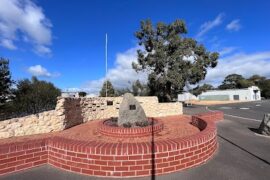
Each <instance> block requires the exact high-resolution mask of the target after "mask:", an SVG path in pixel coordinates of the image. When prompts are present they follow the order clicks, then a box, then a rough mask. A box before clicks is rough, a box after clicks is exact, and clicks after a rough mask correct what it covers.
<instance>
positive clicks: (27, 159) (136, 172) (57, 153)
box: [0, 112, 222, 177]
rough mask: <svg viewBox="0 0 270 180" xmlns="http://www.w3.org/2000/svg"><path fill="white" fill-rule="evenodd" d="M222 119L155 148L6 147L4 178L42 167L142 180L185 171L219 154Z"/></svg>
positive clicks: (201, 118)
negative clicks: (139, 178) (220, 121)
mask: <svg viewBox="0 0 270 180" xmlns="http://www.w3.org/2000/svg"><path fill="white" fill-rule="evenodd" d="M221 115H222V113H219V112H215V113H210V114H200V115H197V116H193V117H192V124H193V125H195V126H197V127H198V128H199V129H201V131H200V132H199V133H197V134H194V135H191V136H189V137H186V138H177V139H169V140H166V141H165V140H162V141H156V142H154V143H150V142H149V143H148V142H145V143H144V142H141V143H135V142H134V143H121V142H119V143H104V142H97V141H91V142H85V141H75V140H70V139H65V138H62V137H61V138H60V137H52V138H45V139H39V140H33V141H28V142H27V143H22V144H13V143H10V144H4V145H3V144H2V145H1V147H0V174H5V173H10V172H14V171H19V170H22V169H26V168H31V167H34V166H38V165H41V164H45V163H48V164H51V165H53V166H55V167H58V168H61V169H65V170H68V171H72V172H76V173H81V174H87V175H94V176H106V177H107V176H110V177H134V176H136V177H138V176H149V175H152V174H155V175H159V174H165V173H170V172H175V171H179V170H182V169H186V168H190V167H193V166H196V165H199V164H202V163H204V162H205V161H207V160H208V159H209V158H211V157H212V155H213V154H214V152H215V150H216V149H217V137H216V126H215V123H214V121H216V120H220V119H221V118H222V117H221Z"/></svg>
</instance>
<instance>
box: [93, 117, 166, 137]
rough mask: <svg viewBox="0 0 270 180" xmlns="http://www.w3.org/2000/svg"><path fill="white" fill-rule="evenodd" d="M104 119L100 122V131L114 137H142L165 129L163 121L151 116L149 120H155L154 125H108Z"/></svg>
mask: <svg viewBox="0 0 270 180" xmlns="http://www.w3.org/2000/svg"><path fill="white" fill-rule="evenodd" d="M106 121H108V120H104V121H101V122H100V123H99V127H98V131H99V133H101V134H103V135H107V136H113V137H142V136H150V135H152V134H156V133H159V132H160V131H162V129H163V122H161V121H159V120H158V119H154V118H149V121H153V122H154V124H153V125H149V126H146V127H135V128H123V127H113V126H109V125H106Z"/></svg>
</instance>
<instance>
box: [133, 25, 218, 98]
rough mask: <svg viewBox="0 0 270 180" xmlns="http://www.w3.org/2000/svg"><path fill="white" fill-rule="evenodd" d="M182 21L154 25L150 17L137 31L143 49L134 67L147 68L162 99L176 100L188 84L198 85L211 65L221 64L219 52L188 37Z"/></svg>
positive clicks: (155, 92) (152, 91)
mask: <svg viewBox="0 0 270 180" xmlns="http://www.w3.org/2000/svg"><path fill="white" fill-rule="evenodd" d="M185 34H187V28H186V25H185V23H184V21H182V20H176V21H174V22H173V23H171V24H165V23H163V22H159V23H157V24H156V25H155V26H153V24H152V22H151V21H150V20H144V21H141V26H140V29H139V31H137V32H136V33H135V36H136V37H137V39H138V43H139V45H140V46H141V48H140V49H139V50H138V51H137V54H138V62H137V63H133V64H132V66H133V68H134V69H135V70H136V71H137V72H138V71H147V72H148V73H149V75H148V86H149V89H150V95H155V96H158V98H159V100H160V101H163V102H164V101H172V100H173V99H174V98H176V96H177V94H178V93H180V92H182V91H183V88H184V87H185V85H186V84H196V83H198V82H199V81H201V80H203V79H204V78H205V76H206V73H207V69H208V68H214V67H215V66H216V65H217V60H218V57H219V54H218V53H217V52H209V51H207V50H206V48H205V47H204V46H203V45H202V44H199V43H198V42H197V41H196V40H194V39H192V38H188V37H186V36H185Z"/></svg>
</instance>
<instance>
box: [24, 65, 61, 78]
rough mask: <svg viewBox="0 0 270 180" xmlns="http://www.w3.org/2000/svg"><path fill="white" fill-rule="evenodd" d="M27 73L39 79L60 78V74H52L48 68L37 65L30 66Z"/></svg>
mask: <svg viewBox="0 0 270 180" xmlns="http://www.w3.org/2000/svg"><path fill="white" fill-rule="evenodd" d="M27 71H28V72H29V73H30V74H31V75H33V76H37V77H47V78H51V77H57V76H60V74H59V73H50V72H49V71H48V70H47V69H46V68H44V67H42V66H41V65H35V66H30V67H29V68H28V69H27Z"/></svg>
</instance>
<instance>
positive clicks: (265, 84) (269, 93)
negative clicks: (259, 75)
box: [258, 79, 270, 99]
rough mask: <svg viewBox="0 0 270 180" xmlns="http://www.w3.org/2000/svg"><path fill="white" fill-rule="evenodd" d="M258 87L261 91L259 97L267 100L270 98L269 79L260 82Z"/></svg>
mask: <svg viewBox="0 0 270 180" xmlns="http://www.w3.org/2000/svg"><path fill="white" fill-rule="evenodd" d="M258 86H259V88H260V89H261V96H262V97H264V98H267V99H269V98H270V79H265V80H262V81H261V82H260V83H259V85H258Z"/></svg>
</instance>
